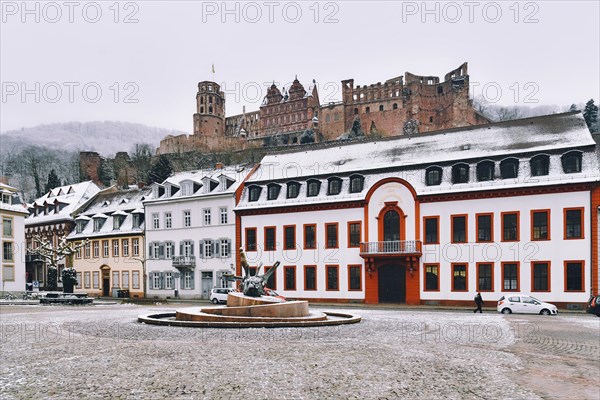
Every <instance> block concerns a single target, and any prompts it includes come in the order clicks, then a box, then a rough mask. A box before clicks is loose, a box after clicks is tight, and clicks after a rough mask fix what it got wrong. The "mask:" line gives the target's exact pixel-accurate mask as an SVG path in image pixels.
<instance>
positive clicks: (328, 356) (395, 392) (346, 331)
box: [0, 304, 600, 400]
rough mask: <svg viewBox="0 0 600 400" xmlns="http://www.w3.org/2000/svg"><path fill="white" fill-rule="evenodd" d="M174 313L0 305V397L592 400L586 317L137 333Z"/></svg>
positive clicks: (428, 317)
mask: <svg viewBox="0 0 600 400" xmlns="http://www.w3.org/2000/svg"><path fill="white" fill-rule="evenodd" d="M182 307H187V305H183V306H182ZM176 308H179V307H177V306H176V305H173V304H169V305H168V306H160V305H156V306H138V305H109V306H88V307H61V306H58V307H51V306H2V307H0V321H1V322H0V343H1V346H0V398H2V399H3V400H4V399H32V398H51V399H82V398H92V399H109V398H118V399H125V398H131V399H141V398H144V399H162V398H177V399H179V398H181V399H248V398H251V399H252V398H255V399H278V400H279V399H344V400H346V399H399V398H405V399H442V398H443V399H475V398H477V399H479V398H483V399H497V398H512V399H539V398H560V399H567V398H572V399H587V398H590V399H594V398H600V393H599V392H598V388H599V387H600V361H599V360H600V318H596V317H594V316H591V315H569V316H565V315H559V316H557V317H542V316H517V315H507V316H504V315H500V314H495V313H484V314H482V315H480V314H476V315H475V314H473V313H470V312H432V311H420V310H388V309H385V310H383V309H360V308H354V309H352V310H346V311H349V312H352V313H357V314H360V315H362V316H363V321H362V322H361V323H359V324H355V325H347V326H338V327H325V328H301V329H299V328H296V329H285V328H278V329H241V330H237V329H236V330H218V329H195V328H179V327H163V326H150V325H145V324H139V323H137V322H136V318H137V316H138V315H140V314H148V313H152V312H164V311H167V310H174V309H176ZM329 310H331V311H335V309H334V308H331V309H329ZM342 312H343V311H342Z"/></svg>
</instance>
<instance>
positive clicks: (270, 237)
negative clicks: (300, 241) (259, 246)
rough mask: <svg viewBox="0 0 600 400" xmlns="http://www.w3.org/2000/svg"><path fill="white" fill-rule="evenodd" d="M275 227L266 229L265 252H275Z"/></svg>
mask: <svg viewBox="0 0 600 400" xmlns="http://www.w3.org/2000/svg"><path fill="white" fill-rule="evenodd" d="M275 240H276V237H275V227H274V226H270V227H265V250H266V251H273V250H275Z"/></svg>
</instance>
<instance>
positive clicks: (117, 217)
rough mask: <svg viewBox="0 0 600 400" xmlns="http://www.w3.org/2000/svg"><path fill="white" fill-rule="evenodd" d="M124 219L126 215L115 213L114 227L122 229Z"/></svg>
mask: <svg viewBox="0 0 600 400" xmlns="http://www.w3.org/2000/svg"><path fill="white" fill-rule="evenodd" d="M124 219H125V216H123V215H113V229H115V230H116V229H121V224H122V223H123V220H124Z"/></svg>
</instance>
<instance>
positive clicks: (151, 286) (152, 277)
mask: <svg viewBox="0 0 600 400" xmlns="http://www.w3.org/2000/svg"><path fill="white" fill-rule="evenodd" d="M148 279H149V282H148V287H149V288H150V289H156V288H155V287H154V272H150V274H148Z"/></svg>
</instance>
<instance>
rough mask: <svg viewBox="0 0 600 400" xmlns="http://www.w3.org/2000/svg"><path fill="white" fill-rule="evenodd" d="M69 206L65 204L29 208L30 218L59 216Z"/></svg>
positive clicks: (56, 203)
mask: <svg viewBox="0 0 600 400" xmlns="http://www.w3.org/2000/svg"><path fill="white" fill-rule="evenodd" d="M67 205H68V204H65V203H59V202H55V203H46V204H45V205H42V206H40V205H37V204H36V205H34V206H33V207H31V208H29V216H30V217H36V216H38V215H49V214H52V213H54V214H58V213H60V212H61V210H62V209H63V208H65V207H66V206H67Z"/></svg>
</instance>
